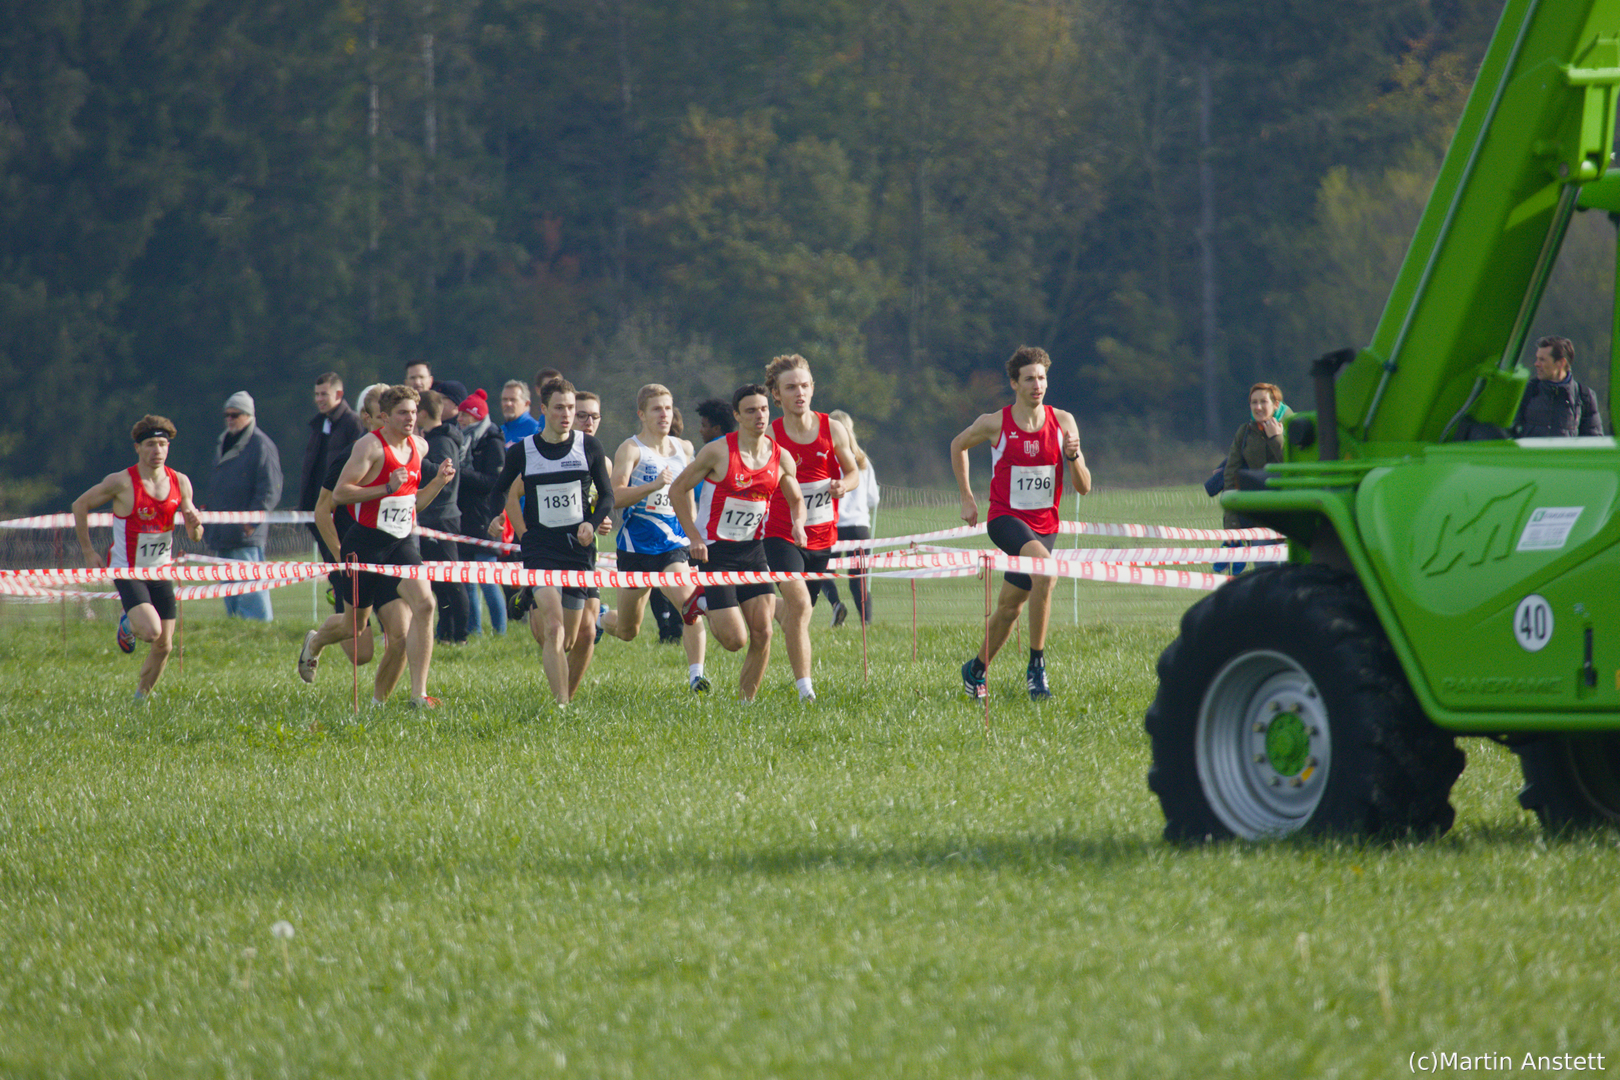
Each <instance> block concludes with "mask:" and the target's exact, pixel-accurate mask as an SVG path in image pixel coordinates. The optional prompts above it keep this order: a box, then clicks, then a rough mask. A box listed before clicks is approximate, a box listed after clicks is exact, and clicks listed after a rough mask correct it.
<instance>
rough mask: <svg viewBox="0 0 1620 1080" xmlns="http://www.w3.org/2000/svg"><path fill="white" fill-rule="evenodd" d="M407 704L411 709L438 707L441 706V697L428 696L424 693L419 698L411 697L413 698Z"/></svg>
mask: <svg viewBox="0 0 1620 1080" xmlns="http://www.w3.org/2000/svg"><path fill="white" fill-rule="evenodd" d="M405 705H406V707H407V708H411V709H437V708H438V707H439V699H438V698H436V697H428V696H426V695H423V696H422V697H419V698H411V700H409V701H407V702H406V703H405Z"/></svg>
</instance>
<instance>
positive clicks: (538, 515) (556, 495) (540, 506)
mask: <svg viewBox="0 0 1620 1080" xmlns="http://www.w3.org/2000/svg"><path fill="white" fill-rule="evenodd" d="M534 519H535V521H537V522H539V523H540V524H541V525H544V526H546V527H547V528H548V529H565V528H567V527H568V526H570V525H578V524H579V523H580V522H582V521H584V520H585V505H584V498H583V492H582V491H581V489H580V484H579V481H577V480H575V481H574V482H573V483H569V484H536V485H534Z"/></svg>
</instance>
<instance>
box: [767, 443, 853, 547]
mask: <svg viewBox="0 0 1620 1080" xmlns="http://www.w3.org/2000/svg"><path fill="white" fill-rule="evenodd" d="M771 435H772V436H773V437H775V439H776V445H777V446H780V447H781V448H782V449H783V450H785V451H787V452H788V453H790V454H792V455H793V460H794V461H795V462H796V463H797V464H798V466H799V470H798V478H799V490H800V491H802V492H804V538H805V545H804V546H805V550H806V551H825V550H826V549H827V548H830V547H832V546H833V542H834V541H835V540H837V539H838V500H837V499H835V498H833V497H832V494H831V492H830V491H829V490H828V489H829V488H831V487H832V482H833V481H834V480H835V479H837V478H838V477H841V476H843V475H844V469H843V467H842V466H841V465H839V464H838V456H837V455H836V454H835V453H833V441H832V421H831V420H830V419H828V417H827V414H826V413H816V437H815V439H814V440H813V441H811V442H807V443H796V442H794V441H793V440H792V439H790V438H788V435H787V428H786V426H785V425H784V424H783V423H782V418H781V417H780V416H779V417H777V418H776V419H775V420H772V421H771ZM765 535H766V536H780V537H781V538H782V539H784V540H791V539H793V519H792V517H790V516H789V514H788V504H787V496H786V495H783V494H782V489H781V488H780V487H778V488H777V489H776V493H775V494H774V495H772V496H771V512H770V516H769V517H767V518H766V519H765Z"/></svg>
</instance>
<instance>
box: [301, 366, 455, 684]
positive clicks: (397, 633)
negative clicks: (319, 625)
mask: <svg viewBox="0 0 1620 1080" xmlns="http://www.w3.org/2000/svg"><path fill="white" fill-rule="evenodd" d="M420 397H421V395H420V394H418V393H417V392H416V390H414V389H413V388H411V387H409V386H391V387H389V388H388V389H387V390H384V391H383V392H382V395H381V397H380V399H379V400H378V407H379V408H380V409H381V411H382V415H383V419H382V426H381V427H380V428H378V429H377V430H376V431H374V432H372V433H371V434H370V435H367V436H365V437H363V438H362V439H361V440H360V441H359V442H357V443H355V444H354V449H353V450H352V451H350V452H349V462H348V464H347V465H345V466H343V472H342V474H341V475H340V476H339V477H338V480H337V484H336V485H335V486H334V487H333V488H332V501H333V503H335V504H336V505H338V506H348V507H350V513H352V514H353V515H354V521H355V524H354V527H353V528H351V529H350V530H349V532H348V535H346V536H344V537H343V551H342V554H343V556H344V557H345V558H347V557H348V556H349V555H350V554H353V555H354V556H355V557H356V558H357V559H358V560H359V561H360V562H363V563H373V564H378V565H394V566H419V565H421V562H422V553H421V551H420V550H419V549H418V548H417V546H416V538H415V536H413V535H412V530H413V529H415V527H416V511H417V510H418V509H420V508H421V507H424V506H426V505H427V504H428V503H430V502H432V501H433V497H434V496H435V495H437V494H438V493H439V491H440V490H441V489H443V487H444V485H445V484H447V483H449V482H450V478H451V477H453V476H454V475H455V474H456V467H455V463H454V462H453V461H451V460H450V459H449V458H445V460H444V461H443V463H441V464H440V466H439V471H438V474H437V475H436V476H434V477H433V479H432V480H431V481H429V482H428V483H427V484H425V485H424V484H422V482H421V479H422V455H423V454H424V453H426V452H427V440H425V439H423V438H422V437H421V436H419V435H417V434H416V403H417V401H418V400H420ZM356 577H357V578H358V589H359V593H360V602H359V603H358V604H357V605H356V606H357V607H358V608H367V607H375V608H376V609H377V619H378V621H380V622H381V623H382V627H383V633H384V634H386V635H387V636H388V647H387V648H386V649H384V650H383V654H382V659H380V660H379V661H378V662H377V681H376V685H375V689H374V690H373V692H372V698H371V703H372V704H373V705H381V704H382V703H383V702H385V701H387V700H388V695H390V694H392V693H393V692H394V687H395V686H396V685H398V683H399V677H400V675H401V674H402V673H403V671H404V669H405V664H406V662H407V661H409V663H410V667H411V701H410V703H411V705H413V706H415V707H418V708H433V707H434V706H436V705H438V701H437V700H436V699H434V698H430V697H428V696H427V680H428V666H429V665H430V664H431V663H432V662H433V611H434V603H433V591H432V589H431V588H429V585H428V582H427V581H425V580H422V579H418V578H396V577H391V576H388V575H384V574H358V575H356ZM307 649H308V644H307V643H306V651H307Z"/></svg>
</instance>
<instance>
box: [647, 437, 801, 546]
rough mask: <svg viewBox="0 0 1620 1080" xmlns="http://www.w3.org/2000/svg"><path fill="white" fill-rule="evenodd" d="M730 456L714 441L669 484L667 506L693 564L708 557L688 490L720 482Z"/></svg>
mask: <svg viewBox="0 0 1620 1080" xmlns="http://www.w3.org/2000/svg"><path fill="white" fill-rule="evenodd" d="M730 456H731V451H730V449H728V448H727V446H726V440H724V439H716V440H715V441H714V442H712V443H709V444H707V445H706V446H704V447H703V449H701V450H699V451H698V452H697V454H696V455H695V456H694V457H693V458H692V464H690V465H688V466H687V467H686V468H684V469H682V470H681V475H679V476H677V477H676V478H675V479H674V480H673V481H671V482H670V485H669V504H670V506H672V507H673V508H674V510H675V517H676V519H677V520H679V521H680V523H681V531H682V532H684V533H685V534H686V539H687V540H688V542H689V543H690V544H691V547H690V548H689V549H688V550H689V551H690V552H691V556H692V561H693V562H705V561H706V560H707V559H708V557H709V546H708V545H707V544H705V543H704V542H703V530H702V529H699V528H698V527H697V503H696V501H695V500H693V498H692V489H693V488H695V487H697V486H698V485H699V484H700V483H702V482H703V481H705V480H717V479H722V478H724V477H725V475H726V462H727V460H728V459H729V458H730ZM784 456H786V455H784Z"/></svg>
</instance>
